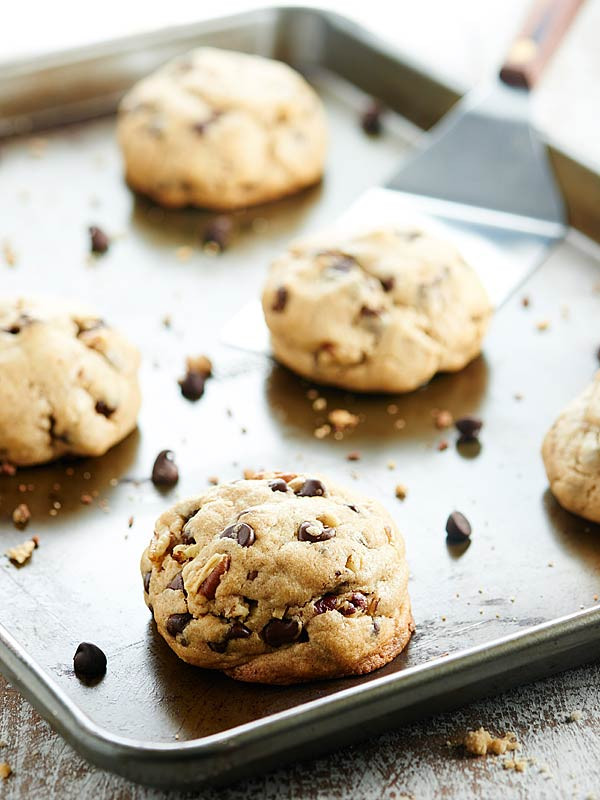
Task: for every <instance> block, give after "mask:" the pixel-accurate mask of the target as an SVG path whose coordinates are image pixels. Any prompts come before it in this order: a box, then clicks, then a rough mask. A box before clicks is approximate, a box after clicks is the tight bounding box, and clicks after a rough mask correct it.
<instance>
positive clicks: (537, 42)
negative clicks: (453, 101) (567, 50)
mask: <svg viewBox="0 0 600 800" xmlns="http://www.w3.org/2000/svg"><path fill="white" fill-rule="evenodd" d="M582 3H583V0H537V2H535V3H534V5H533V8H532V9H531V12H530V14H529V16H528V17H527V19H526V20H525V22H524V24H523V27H522V28H521V30H520V32H519V34H518V35H517V37H516V38H515V40H514V42H513V44H512V46H511V48H510V50H509V52H508V56H507V57H506V61H505V62H504V66H503V67H502V69H501V70H500V80H502V81H504V83H507V84H508V85H509V86H519V87H522V88H525V89H531V88H533V86H534V85H535V84H536V82H537V80H538V78H539V77H540V75H541V74H542V71H543V69H544V67H545V66H546V62H547V61H548V60H549V59H550V56H551V55H552V53H553V52H554V51H555V50H556V48H557V47H558V45H559V43H560V40H561V39H562V37H563V36H564V34H565V33H566V31H567V29H568V27H569V25H570V24H571V22H572V20H573V18H574V17H575V14H576V13H577V11H578V10H579V7H580V6H581V5H582Z"/></svg>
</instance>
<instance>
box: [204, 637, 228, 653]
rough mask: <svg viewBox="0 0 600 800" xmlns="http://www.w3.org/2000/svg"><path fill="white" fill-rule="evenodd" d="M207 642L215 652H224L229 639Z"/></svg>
mask: <svg viewBox="0 0 600 800" xmlns="http://www.w3.org/2000/svg"><path fill="white" fill-rule="evenodd" d="M206 644H207V645H208V646H209V647H210V649H211V650H212V651H213V653H224V652H225V650H227V639H225V641H224V642H207V643H206Z"/></svg>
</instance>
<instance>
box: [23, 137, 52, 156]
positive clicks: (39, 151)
mask: <svg viewBox="0 0 600 800" xmlns="http://www.w3.org/2000/svg"><path fill="white" fill-rule="evenodd" d="M47 147H48V140H47V139H44V138H43V137H42V136H33V137H32V138H31V139H29V141H28V142H27V149H28V150H29V155H30V156H31V157H32V158H42V156H43V155H45V153H46V148H47Z"/></svg>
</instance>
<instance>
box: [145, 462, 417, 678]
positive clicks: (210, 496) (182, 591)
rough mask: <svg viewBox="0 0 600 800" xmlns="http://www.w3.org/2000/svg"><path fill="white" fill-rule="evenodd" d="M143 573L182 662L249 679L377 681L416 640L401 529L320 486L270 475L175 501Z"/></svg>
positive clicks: (358, 500) (311, 479)
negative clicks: (367, 677) (368, 674)
mask: <svg viewBox="0 0 600 800" xmlns="http://www.w3.org/2000/svg"><path fill="white" fill-rule="evenodd" d="M141 569H142V576H143V582H144V591H145V598H146V602H147V603H148V605H149V606H150V607H151V609H152V610H153V613H154V617H155V620H156V622H157V625H158V629H159V631H160V633H161V634H162V635H163V636H164V637H165V639H166V641H167V642H168V643H169V645H170V646H171V647H172V648H173V649H174V650H175V651H176V652H177V654H178V655H179V656H180V657H181V658H183V659H184V660H186V661H189V662H190V663H193V664H196V665H198V666H203V667H210V668H215V669H223V670H225V671H226V672H228V674H230V675H232V676H233V677H237V678H242V679H244V680H264V681H266V682H284V683H285V682H289V681H293V680H306V679H309V678H311V677H330V676H333V675H337V674H351V673H354V672H364V671H369V669H373V668H375V666H380V665H381V664H382V663H385V661H386V660H389V659H390V658H392V657H393V656H394V655H396V653H397V652H399V650H400V649H402V647H403V646H404V644H405V643H406V641H407V639H408V636H409V635H410V630H411V624H412V622H411V617H410V605H409V601H408V594H407V580H408V570H407V566H406V561H405V558H404V543H403V540H402V537H401V536H400V534H399V533H398V531H397V529H396V526H395V525H394V522H393V521H392V519H391V518H390V516H389V515H388V513H387V512H386V511H385V510H384V509H383V508H382V507H381V506H380V505H379V504H378V503H376V502H375V501H373V500H369V499H367V498H364V497H361V496H358V495H357V494H356V493H355V492H349V491H347V490H345V489H342V488H340V487H339V486H337V485H336V484H335V483H333V482H332V481H330V480H329V479H328V478H324V477H323V476H317V475H313V474H295V473H288V474H285V473H263V474H259V475H257V476H256V478H254V479H252V480H240V481H235V482H233V483H227V484H221V485H219V486H216V487H214V488H211V489H209V490H208V491H206V492H205V493H204V494H202V495H200V496H199V497H196V498H193V499H190V500H186V501H183V502H180V503H178V504H177V505H175V506H174V507H173V508H172V509H170V510H169V511H167V512H165V513H164V514H163V515H162V516H161V517H160V518H159V519H158V521H157V523H156V526H155V531H154V538H153V539H152V541H151V543H150V546H149V547H148V549H147V550H146V551H145V553H144V555H143V557H142V566H141ZM288 651H289V652H288Z"/></svg>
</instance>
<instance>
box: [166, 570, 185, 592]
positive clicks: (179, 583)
mask: <svg viewBox="0 0 600 800" xmlns="http://www.w3.org/2000/svg"><path fill="white" fill-rule="evenodd" d="M167 589H174V590H175V591H176V592H183V572H178V573H177V575H175V577H174V578H173V580H172V581H171V583H169V584H167Z"/></svg>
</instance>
